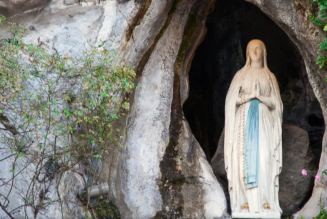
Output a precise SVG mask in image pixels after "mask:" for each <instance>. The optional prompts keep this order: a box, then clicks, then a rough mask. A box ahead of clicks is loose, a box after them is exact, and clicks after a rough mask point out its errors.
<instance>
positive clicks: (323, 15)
mask: <svg viewBox="0 0 327 219" xmlns="http://www.w3.org/2000/svg"><path fill="white" fill-rule="evenodd" d="M309 1H310V2H311V3H317V5H318V14H312V13H311V14H310V18H311V21H312V23H313V24H315V25H317V26H320V27H323V29H324V31H327V20H326V19H327V0H309ZM326 50H327V38H326V39H325V41H324V42H322V43H320V44H319V51H324V52H326ZM317 64H318V65H319V68H322V67H323V66H325V65H326V64H327V56H326V55H319V56H318V59H317ZM326 81H327V77H326Z"/></svg>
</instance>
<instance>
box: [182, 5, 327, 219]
mask: <svg viewBox="0 0 327 219" xmlns="http://www.w3.org/2000/svg"><path fill="white" fill-rule="evenodd" d="M206 26H207V28H208V32H207V35H206V37H205V38H204V40H203V42H202V44H201V45H200V46H199V48H198V49H197V51H196V53H195V57H194V59H193V62H192V66H191V69H190V72H189V81H190V93H189V98H188V99H187V101H186V102H185V104H184V106H183V109H184V114H185V117H186V119H187V120H188V122H189V124H190V127H191V130H192V133H193V134H194V136H195V137H196V139H197V140H198V141H199V143H200V145H201V146H202V148H203V150H204V152H205V154H206V156H207V159H208V160H209V162H210V161H211V160H212V158H213V157H214V155H215V152H216V149H217V145H218V142H219V139H220V137H221V136H222V132H223V128H224V106H225V97H226V94H227V91H228V88H229V85H230V82H231V80H232V78H233V76H234V74H235V73H236V72H237V71H238V70H239V69H240V68H241V67H243V65H244V63H245V58H244V57H245V50H246V46H247V43H248V42H249V41H250V40H252V39H261V40H262V41H263V42H264V43H265V44H266V47H267V53H268V66H269V68H270V70H271V71H272V72H273V73H274V74H275V75H276V78H277V80H278V83H279V87H280V91H281V95H282V100H283V104H284V114H283V120H284V126H283V129H284V136H283V141H284V144H285V143H286V146H284V147H285V148H284V155H283V156H284V158H283V159H284V160H283V162H284V166H288V168H284V169H283V171H282V175H281V188H280V199H283V200H281V206H282V208H283V211H284V215H291V214H293V213H295V212H296V211H298V210H300V208H301V207H302V206H303V205H304V204H305V202H306V201H307V200H308V199H309V198H310V195H311V193H312V188H313V182H314V180H313V178H312V177H311V178H309V177H308V178H306V179H305V180H304V181H303V178H301V174H300V170H301V169H302V167H303V168H308V169H310V170H317V169H318V163H319V159H320V155H321V150H322V137H323V134H324V127H325V126H324V119H323V115H322V111H321V108H320V105H319V103H318V101H317V99H316V97H315V95H314V93H313V90H312V88H311V86H310V84H309V81H308V76H307V73H306V69H305V66H304V61H303V58H302V57H301V55H300V53H299V51H298V50H297V49H296V47H295V45H294V44H293V42H292V41H291V40H290V39H289V37H288V36H287V35H286V33H285V32H284V31H283V30H282V29H281V28H280V27H279V26H278V25H276V24H275V23H274V22H273V21H272V20H270V18H268V17H267V16H266V15H265V14H264V13H262V12H261V11H260V10H259V9H258V8H257V7H256V6H254V5H253V4H250V3H247V2H244V1H241V0H233V1H228V0H223V1H218V2H217V3H216V5H215V9H214V11H213V12H212V13H211V14H210V15H209V16H208V19H207V22H206ZM286 135H288V136H286ZM291 137H292V138H291ZM284 138H285V139H284ZM299 139H301V141H302V144H301V142H300V140H299ZM303 142H304V143H303ZM219 145H220V146H222V145H223V144H222V142H220V143H219ZM288 145H289V146H288ZM218 150H219V148H218ZM221 153H222V151H220V157H219V155H218V157H219V159H218V161H217V159H216V160H215V159H213V160H212V167H213V170H214V172H215V175H216V176H217V178H218V180H219V181H220V183H222V185H223V187H224V189H225V192H226V186H227V181H226V177H225V173H224V169H223V160H222V158H223V156H221ZM217 154H219V152H217ZM298 165H301V167H299V166H298ZM299 168H300V169H299ZM290 176H291V177H290ZM290 181H292V182H290ZM284 184H285V185H289V186H288V187H287V186H285V187H283V185H284ZM299 185H301V186H302V187H301V191H299V189H298V190H297V191H295V190H294V188H295V187H297V186H299ZM226 197H227V199H228V194H227V192H226Z"/></svg>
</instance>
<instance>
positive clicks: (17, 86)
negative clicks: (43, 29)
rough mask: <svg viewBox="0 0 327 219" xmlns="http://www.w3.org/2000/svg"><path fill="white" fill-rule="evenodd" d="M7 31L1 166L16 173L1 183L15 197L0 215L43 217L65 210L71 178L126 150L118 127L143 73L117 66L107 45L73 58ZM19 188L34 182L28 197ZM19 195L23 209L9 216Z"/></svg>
mask: <svg viewBox="0 0 327 219" xmlns="http://www.w3.org/2000/svg"><path fill="white" fill-rule="evenodd" d="M5 26H6V27H7V33H6V34H5V36H1V37H0V150H1V153H2V154H0V155H2V156H1V158H0V166H1V162H10V163H11V164H12V165H11V169H10V170H8V171H9V172H10V174H11V178H10V179H8V178H1V177H0V178H1V179H0V187H5V188H6V191H8V193H7V194H0V207H1V208H2V210H4V211H5V212H6V213H7V215H8V216H9V217H11V218H13V216H12V214H13V213H15V212H17V211H22V210H23V209H24V211H25V212H27V207H29V208H32V210H33V212H34V214H35V215H37V214H38V213H40V212H41V211H42V210H44V208H45V207H46V206H49V205H51V204H52V203H54V202H60V203H62V201H61V197H60V193H59V190H58V185H59V182H60V179H61V177H62V176H63V174H64V173H65V172H66V171H68V170H70V169H71V168H72V167H74V166H75V165H76V164H77V163H79V162H80V161H82V160H90V159H91V160H92V162H94V161H95V160H97V159H99V158H102V156H103V155H104V154H105V153H110V147H112V146H113V145H119V142H120V139H121V138H122V132H123V131H124V130H119V129H116V128H114V126H113V122H114V121H116V120H118V119H119V118H120V117H121V116H122V115H124V114H125V113H126V112H127V111H128V110H129V102H128V99H126V98H125V99H123V98H120V97H121V96H124V95H123V94H124V93H125V92H131V91H132V89H133V88H134V84H133V82H132V80H133V78H134V77H135V72H134V70H133V68H131V67H129V66H128V65H127V64H121V65H118V64H115V63H116V57H115V55H114V52H113V51H111V50H107V49H106V48H105V46H104V42H103V43H102V44H101V45H99V46H95V47H91V49H89V50H85V51H83V52H81V53H80V54H79V56H77V57H76V56H75V57H73V56H72V55H71V54H72V53H71V52H70V51H67V53H64V54H59V53H58V52H57V51H55V50H52V49H50V48H49V47H48V46H47V45H46V44H43V43H41V44H40V45H37V46H35V45H33V44H27V43H25V42H24V40H23V37H24V35H25V34H26V32H27V28H25V27H23V26H21V25H17V24H15V23H10V20H7V19H6V18H5V17H4V16H0V27H2V28H4V27H5ZM8 36H9V37H8ZM92 178H94V177H92ZM25 179H30V181H26V180H25ZM53 179H56V180H58V181H59V182H56V183H55V188H56V189H57V190H58V191H57V194H58V195H57V196H58V197H57V198H55V199H53V198H51V197H49V196H48V193H49V191H50V190H51V188H52V187H53V185H52V183H51V180H53ZM16 180H23V181H25V182H27V183H28V186H27V187H26V188H27V189H26V190H24V189H20V188H19V187H16ZM14 187H16V189H18V190H19V191H20V192H21V193H20V195H21V199H22V200H23V204H22V205H21V206H18V207H17V208H16V209H9V206H10V201H9V200H10V199H11V198H10V197H11V195H13V194H12V190H13V188H14ZM61 206H62V204H61Z"/></svg>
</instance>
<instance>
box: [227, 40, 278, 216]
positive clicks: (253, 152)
mask: <svg viewBox="0 0 327 219" xmlns="http://www.w3.org/2000/svg"><path fill="white" fill-rule="evenodd" d="M282 115H283V104H282V100H281V97H280V92H279V87H278V83H277V80H276V77H275V75H274V74H273V73H272V72H270V70H269V69H268V66H267V52H266V47H265V45H264V43H263V42H262V41H260V40H252V41H250V42H249V44H248V46H247V49H246V64H245V66H244V67H243V68H242V69H241V70H239V71H238V72H237V73H236V75H235V76H234V78H233V81H232V83H231V85H230V88H229V90H228V93H227V97H226V105H225V145H224V156H225V168H226V172H227V178H228V189H229V194H230V203H231V209H232V217H233V218H280V216H281V213H282V210H281V208H280V206H279V201H278V190H279V174H280V172H281V168H282Z"/></svg>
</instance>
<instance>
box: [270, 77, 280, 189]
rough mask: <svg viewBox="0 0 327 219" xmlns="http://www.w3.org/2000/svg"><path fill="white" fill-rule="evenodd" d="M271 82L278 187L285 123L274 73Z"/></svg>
mask: <svg viewBox="0 0 327 219" xmlns="http://www.w3.org/2000/svg"><path fill="white" fill-rule="evenodd" d="M270 81H271V87H272V95H271V97H272V98H273V100H274V103H275V109H274V110H272V114H273V118H274V126H273V127H274V130H273V134H274V146H275V147H274V154H273V156H274V160H275V162H276V167H275V168H276V178H275V185H276V186H278V184H279V180H278V176H279V174H280V172H281V170H282V123H283V103H282V99H281V96H280V91H279V87H278V83H277V80H276V77H275V75H274V74H273V73H270Z"/></svg>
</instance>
